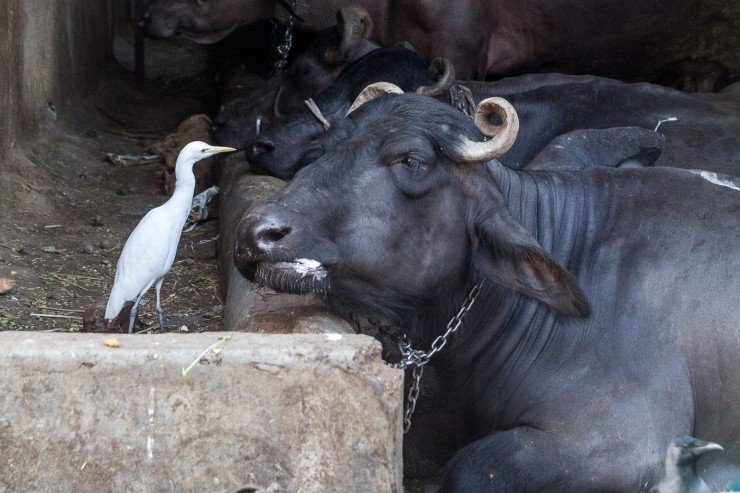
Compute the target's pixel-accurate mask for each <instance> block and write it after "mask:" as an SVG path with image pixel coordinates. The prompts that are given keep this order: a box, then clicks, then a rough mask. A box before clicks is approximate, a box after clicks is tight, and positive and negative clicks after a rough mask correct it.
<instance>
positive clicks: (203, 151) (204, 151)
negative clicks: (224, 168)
mask: <svg viewBox="0 0 740 493" xmlns="http://www.w3.org/2000/svg"><path fill="white" fill-rule="evenodd" d="M200 152H202V153H203V154H205V153H206V152H208V149H201V150H200Z"/></svg>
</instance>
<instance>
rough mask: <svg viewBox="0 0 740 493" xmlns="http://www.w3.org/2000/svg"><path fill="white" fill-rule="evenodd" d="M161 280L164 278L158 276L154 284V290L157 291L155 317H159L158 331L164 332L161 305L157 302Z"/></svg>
mask: <svg viewBox="0 0 740 493" xmlns="http://www.w3.org/2000/svg"><path fill="white" fill-rule="evenodd" d="M162 281H164V278H161V277H160V278H159V280H158V281H157V284H155V285H154V290H155V291H156V292H157V317H159V331H160V332H164V317H163V316H162V306H161V305H160V304H159V290H160V289H161V288H162Z"/></svg>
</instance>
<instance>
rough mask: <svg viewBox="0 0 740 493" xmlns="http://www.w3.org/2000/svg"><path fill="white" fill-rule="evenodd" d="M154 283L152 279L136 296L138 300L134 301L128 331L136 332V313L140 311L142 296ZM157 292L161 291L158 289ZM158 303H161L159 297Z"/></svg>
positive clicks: (130, 332)
mask: <svg viewBox="0 0 740 493" xmlns="http://www.w3.org/2000/svg"><path fill="white" fill-rule="evenodd" d="M153 283H154V280H152V281H151V282H150V283H149V284H147V285H146V287H145V288H144V289H142V290H141V293H139V296H137V297H136V301H134V306H132V307H131V317H130V318H129V321H128V333H129V334H133V333H134V322H135V321H136V314H137V313H138V311H139V302H140V301H141V298H143V297H144V294H146V292H147V291H149V288H151V287H152V284H153ZM157 294H159V291H157ZM157 305H159V299H157Z"/></svg>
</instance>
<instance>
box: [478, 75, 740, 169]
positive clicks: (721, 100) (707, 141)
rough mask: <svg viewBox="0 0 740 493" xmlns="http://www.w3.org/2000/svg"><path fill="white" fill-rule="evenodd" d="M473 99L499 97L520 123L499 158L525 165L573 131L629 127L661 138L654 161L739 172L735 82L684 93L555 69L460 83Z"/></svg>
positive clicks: (739, 126) (739, 105) (738, 113)
mask: <svg viewBox="0 0 740 493" xmlns="http://www.w3.org/2000/svg"><path fill="white" fill-rule="evenodd" d="M466 85H467V86H468V87H469V88H470V89H471V91H472V92H473V95H474V99H475V100H476V101H480V100H482V99H485V98H487V97H490V96H492V95H496V96H501V97H503V98H506V99H507V100H508V101H510V102H511V104H513V105H514V108H516V111H517V113H518V114H519V118H520V119H521V121H522V127H521V135H520V136H519V138H518V139H517V142H516V143H515V144H514V147H513V148H512V149H511V150H510V151H509V152H508V153H506V154H505V155H504V156H502V158H501V162H502V163H503V164H505V165H507V166H510V167H513V168H522V167H524V166H526V165H527V164H528V163H529V162H530V161H531V160H532V159H533V158H534V156H535V154H537V153H538V152H539V151H540V150H541V149H542V147H543V146H544V145H545V144H546V143H547V142H549V141H550V140H551V139H554V138H556V137H557V136H558V135H561V134H563V133H566V132H571V131H573V130H576V129H587V128H596V129H601V128H608V127H617V126H635V127H642V128H646V129H650V130H656V131H658V132H660V133H661V134H663V135H664V136H665V147H664V149H663V153H662V154H661V156H660V158H659V159H658V161H657V162H656V165H657V166H680V167H700V168H703V169H709V170H711V171H716V172H721V173H727V174H733V175H738V174H740V140H738V138H737V135H739V134H740V97H738V90H739V89H740V85H738V84H735V85H733V86H730V87H728V88H726V89H725V90H723V91H721V92H719V93H714V94H696V93H693V94H688V93H684V92H681V91H677V90H674V89H670V88H666V87H662V86H658V85H654V84H647V83H637V84H629V83H624V82H619V81H616V80H612V79H604V78H601V77H591V76H570V75H561V74H539V75H527V76H521V77H513V78H509V79H503V80H501V81H497V82H488V83H480V82H468V83H466Z"/></svg>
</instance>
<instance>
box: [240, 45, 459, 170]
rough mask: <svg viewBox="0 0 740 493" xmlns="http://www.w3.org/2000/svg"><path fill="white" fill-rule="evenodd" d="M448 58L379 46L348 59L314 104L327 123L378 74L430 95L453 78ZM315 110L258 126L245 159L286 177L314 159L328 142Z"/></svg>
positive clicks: (340, 116) (303, 110) (302, 110)
mask: <svg viewBox="0 0 740 493" xmlns="http://www.w3.org/2000/svg"><path fill="white" fill-rule="evenodd" d="M454 73H455V72H454V68H453V67H452V64H451V63H449V62H448V61H446V60H444V59H436V60H435V61H433V63H432V64H431V65H427V63H426V62H425V61H424V60H422V58H421V57H420V56H419V55H418V54H417V53H416V52H414V51H413V50H411V49H409V48H408V47H407V46H406V45H403V44H399V45H396V46H392V47H387V48H380V49H377V50H374V51H371V52H370V53H368V54H367V55H365V56H363V57H361V58H359V59H357V60H355V61H354V62H352V63H350V64H349V65H347V67H345V68H344V70H342V72H341V73H340V74H339V76H338V77H337V80H336V82H335V83H334V84H333V85H332V86H330V87H329V88H327V89H326V90H324V91H323V92H322V93H321V94H319V95H317V96H316V97H315V98H313V99H314V102H315V104H316V106H317V107H318V109H319V111H320V112H321V113H322V115H323V116H324V117H325V118H326V119H327V121H328V123H330V124H331V122H334V121H335V120H338V119H343V118H344V115H345V113H346V112H347V110H348V109H349V107H350V105H351V104H352V101H353V100H354V99H355V98H356V97H357V95H358V94H359V93H360V91H362V89H364V88H365V86H367V85H368V84H371V83H373V82H378V81H379V80H381V79H379V77H383V79H382V80H385V81H388V82H392V83H394V84H396V85H398V86H400V87H401V88H402V89H403V90H406V91H408V90H416V91H419V92H421V93H423V94H427V95H431V96H435V95H439V94H441V93H444V92H445V91H447V90H448V89H449V87H450V86H451V85H452V80H453V79H454V77H455V75H454ZM315 113H316V112H315V111H312V110H310V109H309V108H307V107H306V106H301V107H299V108H297V109H296V110H294V111H292V112H290V113H289V114H287V115H285V117H283V118H277V119H274V121H273V124H272V127H271V128H270V129H268V130H267V131H265V132H261V133H260V135H259V136H257V137H256V138H255V139H254V141H253V142H252V144H251V146H248V147H247V150H246V153H247V159H249V162H250V164H251V165H252V167H253V168H254V169H255V170H256V171H258V172H261V173H264V174H270V175H272V176H277V177H278V178H290V177H292V176H293V175H294V174H295V172H296V171H297V170H298V169H300V168H301V167H303V166H305V165H306V164H309V163H311V162H313V161H314V160H315V159H316V158H317V157H319V156H321V155H322V154H323V153H324V150H325V148H328V147H330V146H331V145H332V144H331V143H330V142H327V141H324V139H323V138H324V134H325V133H326V131H325V125H324V124H323V123H322V122H321V121H320V119H319V118H317V116H316V114H315Z"/></svg>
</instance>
